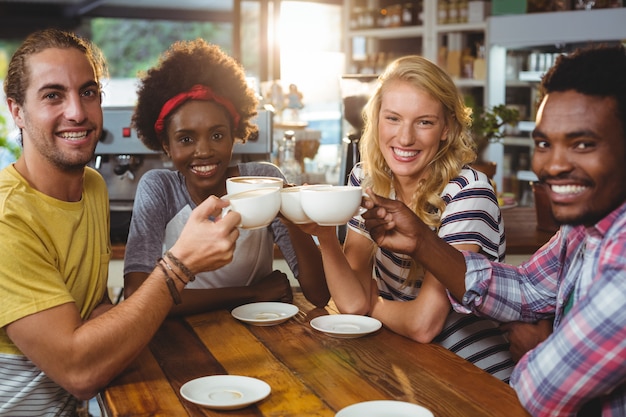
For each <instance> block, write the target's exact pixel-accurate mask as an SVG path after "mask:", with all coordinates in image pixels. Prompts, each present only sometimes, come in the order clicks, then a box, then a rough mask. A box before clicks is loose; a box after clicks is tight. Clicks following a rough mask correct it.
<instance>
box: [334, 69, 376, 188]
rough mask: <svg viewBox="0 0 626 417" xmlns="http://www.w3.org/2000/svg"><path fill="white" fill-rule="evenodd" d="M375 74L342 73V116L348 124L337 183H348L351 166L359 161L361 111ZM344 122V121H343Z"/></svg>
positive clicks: (369, 93) (374, 82)
mask: <svg viewBox="0 0 626 417" xmlns="http://www.w3.org/2000/svg"><path fill="white" fill-rule="evenodd" d="M377 79H378V77H377V76H376V75H361V74H355V75H343V76H342V77H341V80H340V89H341V96H342V100H343V118H344V121H345V122H347V123H348V124H349V126H348V128H347V129H344V131H347V132H348V133H347V135H346V136H345V137H344V138H343V139H342V144H341V166H340V169H339V185H346V184H347V183H348V176H349V175H350V171H352V168H353V167H354V166H355V165H356V164H357V163H358V162H359V160H360V157H361V156H360V154H359V141H360V140H361V134H362V133H363V128H364V121H363V116H362V114H361V113H362V111H363V108H364V107H365V105H366V104H367V101H368V100H369V98H370V96H371V94H372V92H373V91H374V88H375V87H376V80H377ZM344 124H345V123H344Z"/></svg>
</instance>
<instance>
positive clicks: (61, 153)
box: [9, 48, 102, 171]
mask: <svg viewBox="0 0 626 417" xmlns="http://www.w3.org/2000/svg"><path fill="white" fill-rule="evenodd" d="M27 67H28V80H29V84H28V88H27V89H26V94H25V99H24V104H23V105H22V106H20V105H19V104H17V103H16V102H15V101H13V100H9V108H10V110H11V114H12V116H13V118H14V120H15V123H16V125H17V127H18V128H20V129H21V131H22V137H23V140H24V154H25V157H26V158H27V159H28V160H29V161H32V163H33V164H34V165H36V166H39V167H42V166H51V167H53V168H54V169H61V170H63V171H72V170H81V171H82V169H83V168H84V167H85V165H86V164H87V163H88V162H89V161H90V160H91V158H92V157H93V153H94V151H95V148H96V145H97V143H98V139H99V138H100V136H101V134H102V108H101V102H100V89H99V85H98V82H97V81H96V76H95V73H94V69H93V67H92V66H91V63H90V62H89V60H88V59H87V57H86V56H85V55H84V54H83V53H82V52H80V51H79V50H77V49H74V48H67V49H58V48H49V49H45V50H43V51H42V52H39V53H36V54H33V55H31V56H29V57H28V58H27ZM33 150H34V152H33Z"/></svg>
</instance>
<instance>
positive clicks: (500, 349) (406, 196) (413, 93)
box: [305, 56, 513, 381]
mask: <svg viewBox="0 0 626 417" xmlns="http://www.w3.org/2000/svg"><path fill="white" fill-rule="evenodd" d="M363 117H364V119H365V129H364V132H363V135H362V138H361V142H360V151H361V158H362V162H361V163H359V164H358V165H356V166H355V167H354V169H353V170H352V172H351V173H350V177H349V182H350V184H352V185H361V186H363V187H364V189H365V187H371V189H372V190H373V191H374V192H375V193H376V194H378V195H382V196H387V197H389V198H392V199H396V200H400V201H402V202H404V203H405V204H406V205H407V206H409V207H410V208H411V209H412V210H413V211H414V212H415V213H416V214H417V215H418V216H419V217H420V218H421V219H422V220H423V221H424V222H426V224H428V225H429V226H430V227H431V228H432V229H434V230H436V231H437V233H438V234H439V236H440V237H441V238H442V239H443V240H445V241H447V242H448V243H450V244H452V245H454V246H455V247H457V248H458V249H464V250H470V251H473V252H480V253H483V254H485V255H486V256H487V257H489V259H492V260H499V259H501V258H502V257H503V256H504V251H505V241H504V226H503V224H502V219H501V215H500V209H499V207H498V203H497V199H496V196H495V193H494V190H493V188H492V187H491V185H490V183H489V180H488V178H487V177H486V176H485V175H484V174H482V173H480V172H477V171H475V170H473V169H471V168H470V167H468V164H469V163H471V162H472V161H473V160H474V159H475V157H476V154H475V152H474V150H473V146H472V145H473V144H472V140H471V138H470V136H469V126H470V123H471V110H470V109H468V108H467V107H465V105H464V103H463V97H462V96H461V94H460V93H459V91H458V90H457V88H456V86H455V85H454V83H453V81H452V80H451V79H450V77H449V76H448V75H447V74H446V73H445V72H444V71H442V70H441V69H440V68H439V67H437V66H436V65H435V64H433V63H431V62H430V61H428V60H426V59H424V58H422V57H419V56H406V57H402V58H399V59H397V60H396V61H394V62H392V63H391V64H390V65H389V66H388V68H387V69H386V70H385V72H384V73H383V74H382V75H381V76H380V77H379V83H378V86H377V88H376V90H375V92H374V94H373V95H372V97H371V98H370V100H369V102H368V103H367V106H366V107H365V109H364V112H363ZM305 230H306V231H307V232H309V233H311V234H315V235H317V237H318V240H319V244H320V248H321V252H322V259H323V263H324V270H325V274H326V280H327V282H328V287H329V289H330V292H331V296H332V298H333V300H334V301H335V303H336V305H337V307H338V308H339V310H340V311H341V312H342V313H349V314H361V315H369V316H372V317H375V318H377V319H379V320H380V321H381V322H382V323H383V324H384V325H385V326H386V327H388V328H389V329H391V330H393V331H394V332H396V333H399V334H402V335H404V336H406V337H408V338H410V339H413V340H415V341H417V342H421V343H430V342H435V343H439V344H441V345H442V346H444V347H446V348H447V349H450V350H451V351H453V352H455V353H457V354H458V355H460V356H461V357H463V358H465V359H467V360H469V361H471V362H473V363H474V364H475V365H476V366H478V367H480V368H482V369H484V370H486V371H487V372H489V373H491V374H493V375H494V376H496V377H498V378H500V379H501V380H503V381H508V378H509V375H510V373H511V370H512V368H513V361H512V360H511V355H510V352H509V345H508V342H507V341H506V339H505V337H504V336H503V334H502V332H501V331H500V330H499V328H498V325H497V324H496V323H494V322H491V321H488V320H484V319H481V318H478V317H475V316H473V315H463V314H460V313H456V312H454V311H452V309H451V305H450V302H449V300H448V298H447V294H446V290H445V288H444V287H443V286H442V285H441V284H440V283H439V282H438V281H437V279H436V278H435V277H434V276H432V275H431V274H430V273H429V272H428V271H424V270H423V268H422V267H421V266H420V265H418V264H416V263H415V262H414V261H413V260H412V259H411V258H410V257H409V256H405V255H401V254H398V253H393V252H390V251H387V250H385V249H382V248H379V247H377V246H376V245H375V243H374V242H373V241H372V239H371V238H370V236H369V233H368V232H367V230H366V229H365V224H364V222H363V219H362V218H360V217H355V218H353V219H352V220H351V221H350V222H349V224H348V231H347V234H346V238H345V241H344V245H343V247H342V246H341V244H340V243H339V241H338V239H337V237H336V233H335V230H334V229H333V228H328V227H326V228H324V227H320V226H311V225H308V226H306V227H305Z"/></svg>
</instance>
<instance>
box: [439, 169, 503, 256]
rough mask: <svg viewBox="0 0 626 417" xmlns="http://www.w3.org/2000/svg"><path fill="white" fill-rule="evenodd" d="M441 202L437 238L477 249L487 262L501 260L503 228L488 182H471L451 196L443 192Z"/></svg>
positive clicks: (493, 194) (494, 197)
mask: <svg viewBox="0 0 626 417" xmlns="http://www.w3.org/2000/svg"><path fill="white" fill-rule="evenodd" d="M459 179H464V177H459ZM458 182H460V181H458ZM458 182H457V181H454V180H453V181H451V184H450V186H449V187H446V190H449V189H451V188H452V189H455V188H456V186H457V185H458ZM444 201H446V208H445V210H444V212H443V213H442V216H441V225H440V227H439V230H438V235H439V237H441V238H442V239H443V240H445V241H446V242H448V243H449V244H451V245H455V244H457V245H458V244H474V245H478V247H480V249H481V252H483V253H485V254H487V255H488V256H489V259H491V260H498V259H500V256H503V254H504V250H505V246H504V226H503V225H502V224H501V213H500V207H499V206H498V201H497V198H496V195H495V193H494V191H493V188H492V187H491V185H490V184H489V183H488V182H486V181H480V180H476V181H471V182H469V183H468V184H466V185H464V186H463V187H462V188H461V189H460V190H458V192H456V193H455V194H454V195H453V196H450V195H449V194H445V191H444Z"/></svg>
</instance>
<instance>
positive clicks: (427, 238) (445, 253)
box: [413, 230, 466, 300]
mask: <svg viewBox="0 0 626 417" xmlns="http://www.w3.org/2000/svg"><path fill="white" fill-rule="evenodd" d="M429 232H430V233H424V234H423V236H422V239H420V243H419V245H418V246H417V247H416V248H415V253H414V254H413V258H414V259H416V260H417V261H418V262H419V263H421V264H422V265H423V266H424V268H426V269H427V270H428V271H430V272H431V273H432V274H433V275H434V276H435V277H436V278H437V279H438V280H439V281H440V282H441V283H442V284H443V285H444V286H445V287H446V288H447V289H448V291H450V293H452V295H453V296H454V297H456V298H457V299H458V300H462V299H463V295H464V294H465V271H466V265H465V257H464V256H463V254H462V253H461V252H459V251H458V250H457V249H456V248H455V247H454V246H452V245H450V244H448V243H447V242H445V241H444V240H443V239H441V238H440V237H439V236H437V235H436V234H435V233H434V232H432V231H430V230H429Z"/></svg>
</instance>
